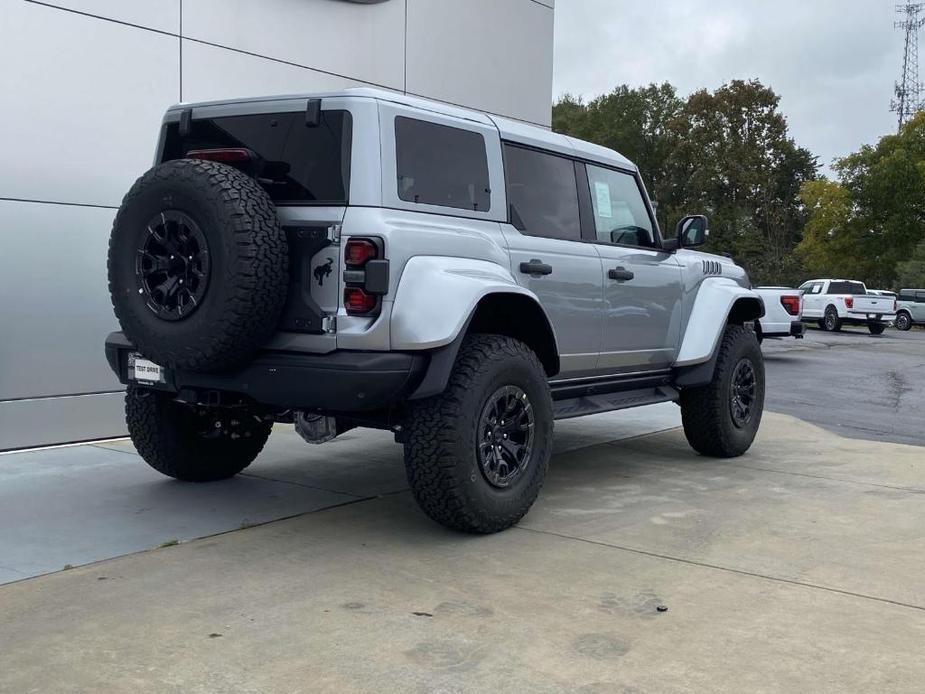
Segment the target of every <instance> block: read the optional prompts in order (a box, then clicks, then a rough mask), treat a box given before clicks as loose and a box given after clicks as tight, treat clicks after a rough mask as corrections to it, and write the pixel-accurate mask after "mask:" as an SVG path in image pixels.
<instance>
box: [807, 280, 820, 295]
mask: <svg viewBox="0 0 925 694" xmlns="http://www.w3.org/2000/svg"><path fill="white" fill-rule="evenodd" d="M809 293H810V294H822V283H821V282H816V283H815V284H813V285H812V286H810V288H809Z"/></svg>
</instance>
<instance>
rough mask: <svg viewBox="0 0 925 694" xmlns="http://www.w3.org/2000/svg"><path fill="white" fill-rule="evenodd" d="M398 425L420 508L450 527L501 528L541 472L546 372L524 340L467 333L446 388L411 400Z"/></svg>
mask: <svg viewBox="0 0 925 694" xmlns="http://www.w3.org/2000/svg"><path fill="white" fill-rule="evenodd" d="M405 428H406V437H405V469H406V471H407V474H408V481H409V483H410V485H411V490H412V491H413V492H414V497H415V499H416V500H417V502H418V504H419V505H420V507H421V508H422V509H423V510H424V512H425V513H426V514H427V515H428V516H430V517H431V518H432V519H433V520H435V521H437V522H438V523H441V524H442V525H445V526H447V527H448V528H452V529H454V530H461V531H464V532H471V533H494V532H498V531H500V530H504V529H505V528H509V527H510V526H512V525H514V524H515V523H517V522H518V521H519V520H520V519H521V518H522V517H523V516H524V515H525V514H526V513H527V511H529V510H530V507H531V506H532V505H533V502H534V501H535V500H536V497H537V495H538V494H539V491H540V487H542V485H543V480H544V479H545V477H546V468H547V466H548V464H549V456H550V452H551V450H552V428H553V413H552V398H551V396H550V392H549V385H548V383H547V380H546V373H545V371H544V369H543V366H542V364H540V362H539V360H538V359H537V357H536V355H535V354H534V353H533V351H532V350H530V348H529V347H527V346H526V345H525V344H524V343H522V342H519V341H517V340H514V339H511V338H508V337H502V336H500V335H470V336H469V337H467V338H466V339H465V340H464V342H463V344H462V347H461V348H460V350H459V356H458V357H457V359H456V364H455V366H454V367H453V372H452V375H451V376H450V381H449V384H448V385H447V388H446V390H445V391H444V392H443V393H441V394H440V395H438V396H436V397H433V398H429V399H427V400H424V401H421V402H418V403H415V404H414V406H413V407H412V408H411V411H410V412H409V413H408V417H407V420H406V427H405Z"/></svg>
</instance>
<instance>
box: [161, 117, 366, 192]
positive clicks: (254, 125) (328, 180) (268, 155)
mask: <svg viewBox="0 0 925 694" xmlns="http://www.w3.org/2000/svg"><path fill="white" fill-rule="evenodd" d="M351 122H352V121H351V118H350V113H349V112H348V111H322V113H321V123H320V125H318V126H317V127H313V128H310V127H307V126H306V125H305V113H304V112H302V111H299V112H294V113H269V114H258V115H251V116H228V117H225V118H207V119H197V120H194V121H192V123H191V127H190V134H189V136H187V137H185V138H181V137H180V129H179V126H178V125H177V124H176V123H171V124H170V125H168V126H167V138H166V140H165V146H164V160H165V161H166V160H170V159H181V158H183V157H185V156H186V154H187V153H188V152H190V151H191V150H194V149H217V148H225V147H244V148H247V149H249V150H251V151H252V152H254V154H256V155H257V161H256V162H255V163H254V164H253V165H252V167H253V168H252V170H251V171H250V173H252V174H253V175H254V176H255V177H256V178H257V180H258V181H259V182H260V184H261V185H262V186H263V188H264V189H265V190H266V191H267V193H269V195H270V198H271V199H272V200H273V201H274V202H278V203H296V204H299V203H301V204H306V203H313V204H344V203H346V202H347V191H348V186H349V181H350V144H351V139H352V138H351Z"/></svg>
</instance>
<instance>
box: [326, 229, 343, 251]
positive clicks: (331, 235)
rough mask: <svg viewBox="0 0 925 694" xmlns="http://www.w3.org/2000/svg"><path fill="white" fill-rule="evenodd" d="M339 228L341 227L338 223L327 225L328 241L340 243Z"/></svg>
mask: <svg viewBox="0 0 925 694" xmlns="http://www.w3.org/2000/svg"><path fill="white" fill-rule="evenodd" d="M341 228H342V227H341V225H340V224H332V225H331V226H329V227H328V241H330V242H331V243H332V244H333V245H335V246H337V245H338V244H340V230H341Z"/></svg>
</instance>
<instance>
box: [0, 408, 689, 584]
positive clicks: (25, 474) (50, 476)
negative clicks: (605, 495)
mask: <svg viewBox="0 0 925 694" xmlns="http://www.w3.org/2000/svg"><path fill="white" fill-rule="evenodd" d="M679 423H680V413H679V410H678V408H677V407H676V406H675V405H672V404H661V405H653V406H649V407H643V408H639V409H636V410H627V411H624V412H612V413H608V414H602V415H597V416H594V417H587V418H585V419H582V420H577V421H568V422H560V423H558V424H557V426H556V438H555V444H554V450H555V451H557V452H561V451H567V450H571V449H574V448H579V447H582V446H588V445H591V444H594V443H601V442H606V441H613V440H617V439H623V438H626V437H628V436H638V435H640V434H645V433H651V432H655V431H662V430H664V429H670V428H672V427H676V426H678V424H679ZM407 488H408V483H407V481H406V480H405V469H404V465H403V463H402V450H401V446H399V445H398V444H396V443H395V442H394V440H393V437H392V435H391V434H389V433H388V432H383V431H370V430H355V431H351V432H348V433H347V434H345V435H344V436H341V437H338V438H337V439H335V440H334V441H331V442H329V443H327V444H325V445H323V446H310V445H309V444H307V443H305V442H304V441H303V440H302V439H301V438H299V437H298V435H296V434H295V432H294V431H293V429H292V427H291V426H288V427H287V426H278V427H276V429H275V430H274V432H273V435H272V436H271V437H270V440H269V442H268V443H267V446H266V448H264V450H263V452H262V453H261V454H260V456H259V457H258V458H257V460H256V461H255V462H254V463H253V464H252V465H251V466H250V467H249V468H248V469H247V470H246V472H245V473H244V474H243V475H239V476H238V477H236V478H234V479H231V480H226V481H224V482H217V483H214V484H205V485H196V484H183V483H180V482H176V481H173V480H170V479H168V478H166V477H164V476H162V475H160V474H159V473H157V472H155V471H154V470H152V469H151V468H149V467H148V466H147V465H146V464H145V463H144V461H142V460H141V458H139V457H138V456H137V455H136V454H135V449H134V448H133V447H132V444H131V442H129V441H117V442H108V443H100V444H85V445H81V446H73V447H67V448H56V449H51V450H37V451H26V452H21V453H10V454H2V455H0V583H7V582H10V581H16V580H21V579H23V578H29V577H31V576H37V575H40V574H43V573H48V572H52V571H60V570H61V569H62V568H63V567H64V566H67V565H69V566H79V565H81V564H87V563H89V562H93V561H99V560H101V559H109V558H111V557H117V556H120V555H122V554H129V553H131V552H138V551H142V550H146V549H152V548H154V547H158V546H159V545H161V544H164V543H169V542H175V541H186V540H192V539H195V538H198V537H205V536H207V535H214V534H216V533H221V532H227V531H229V530H238V529H239V528H241V527H246V526H250V525H255V524H259V523H266V522H268V521H271V520H276V519H279V518H287V517H290V516H294V515H297V514H300V513H308V512H311V511H318V510H320V509H323V508H330V507H332V506H337V505H340V504H345V503H351V502H354V501H359V500H362V499H369V498H372V497H376V496H382V495H387V494H394V493H396V492H401V491H404V490H405V489H407Z"/></svg>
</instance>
